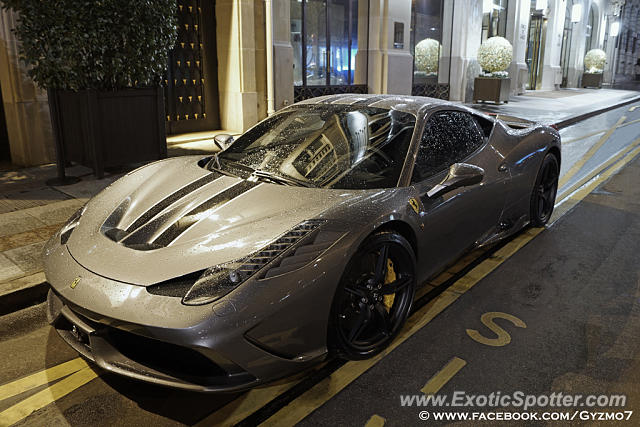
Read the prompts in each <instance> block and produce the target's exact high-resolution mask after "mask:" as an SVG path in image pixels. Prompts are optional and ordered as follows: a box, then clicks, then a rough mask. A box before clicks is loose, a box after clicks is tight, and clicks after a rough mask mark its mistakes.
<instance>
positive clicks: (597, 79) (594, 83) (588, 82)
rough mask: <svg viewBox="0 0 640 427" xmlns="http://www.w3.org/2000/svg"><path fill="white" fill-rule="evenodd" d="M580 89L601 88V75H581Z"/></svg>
mask: <svg viewBox="0 0 640 427" xmlns="http://www.w3.org/2000/svg"><path fill="white" fill-rule="evenodd" d="M582 87H595V88H598V89H600V88H601V87H602V73H584V74H583V75H582Z"/></svg>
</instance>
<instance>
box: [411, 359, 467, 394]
mask: <svg viewBox="0 0 640 427" xmlns="http://www.w3.org/2000/svg"><path fill="white" fill-rule="evenodd" d="M466 364H467V362H466V361H464V360H463V359H460V358H459V357H454V358H453V359H451V360H450V361H449V363H447V364H446V365H444V368H442V369H440V370H439V371H438V372H437V373H436V374H435V375H434V376H432V377H431V379H430V380H429V381H427V383H426V384H425V385H424V387H422V389H421V390H420V391H421V392H423V393H424V394H427V395H428V394H436V393H437V392H438V391H439V390H440V389H441V388H442V386H444V385H445V384H446V383H448V382H449V380H450V379H451V378H453V376H454V375H455V374H457V373H458V372H459V371H460V369H462V368H464V366H465V365H466Z"/></svg>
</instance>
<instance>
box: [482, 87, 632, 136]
mask: <svg viewBox="0 0 640 427" xmlns="http://www.w3.org/2000/svg"><path fill="white" fill-rule="evenodd" d="M639 98H640V84H638V88H637V90H619V89H561V90H554V91H539V90H531V91H527V92H526V93H525V94H524V95H519V96H512V97H511V98H510V99H509V102H508V103H506V104H499V105H495V104H490V103H478V104H472V105H471V106H472V107H474V108H477V109H479V110H483V111H486V112H490V113H498V114H505V115H509V116H515V117H520V118H524V119H527V120H531V121H535V122H540V123H544V124H547V125H551V124H554V125H557V126H559V127H561V128H562V127H566V126H569V125H571V124H573V123H576V122H578V121H581V120H584V119H586V118H588V117H591V116H594V115H595V114H600V113H602V112H604V111H606V110H608V109H612V108H615V107H617V106H619V105H623V104H625V103H628V102H632V101H633V100H637V99H639ZM594 113H595V114H594Z"/></svg>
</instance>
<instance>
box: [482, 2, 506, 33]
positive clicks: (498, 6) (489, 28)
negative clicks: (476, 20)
mask: <svg viewBox="0 0 640 427" xmlns="http://www.w3.org/2000/svg"><path fill="white" fill-rule="evenodd" d="M482 3H483V11H482V12H483V14H482V40H481V41H485V40H487V39H488V38H491V37H495V36H501V37H504V36H505V34H506V33H507V8H508V7H509V0H484V1H483V2H482ZM487 6H490V7H487Z"/></svg>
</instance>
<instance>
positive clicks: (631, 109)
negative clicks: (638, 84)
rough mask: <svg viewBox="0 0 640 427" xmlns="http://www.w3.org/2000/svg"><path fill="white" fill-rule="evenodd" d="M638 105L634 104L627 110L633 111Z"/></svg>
mask: <svg viewBox="0 0 640 427" xmlns="http://www.w3.org/2000/svg"><path fill="white" fill-rule="evenodd" d="M638 107H640V105H634V106H633V107H631V108H629V111H633V110H635V109H636V108H638Z"/></svg>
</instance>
